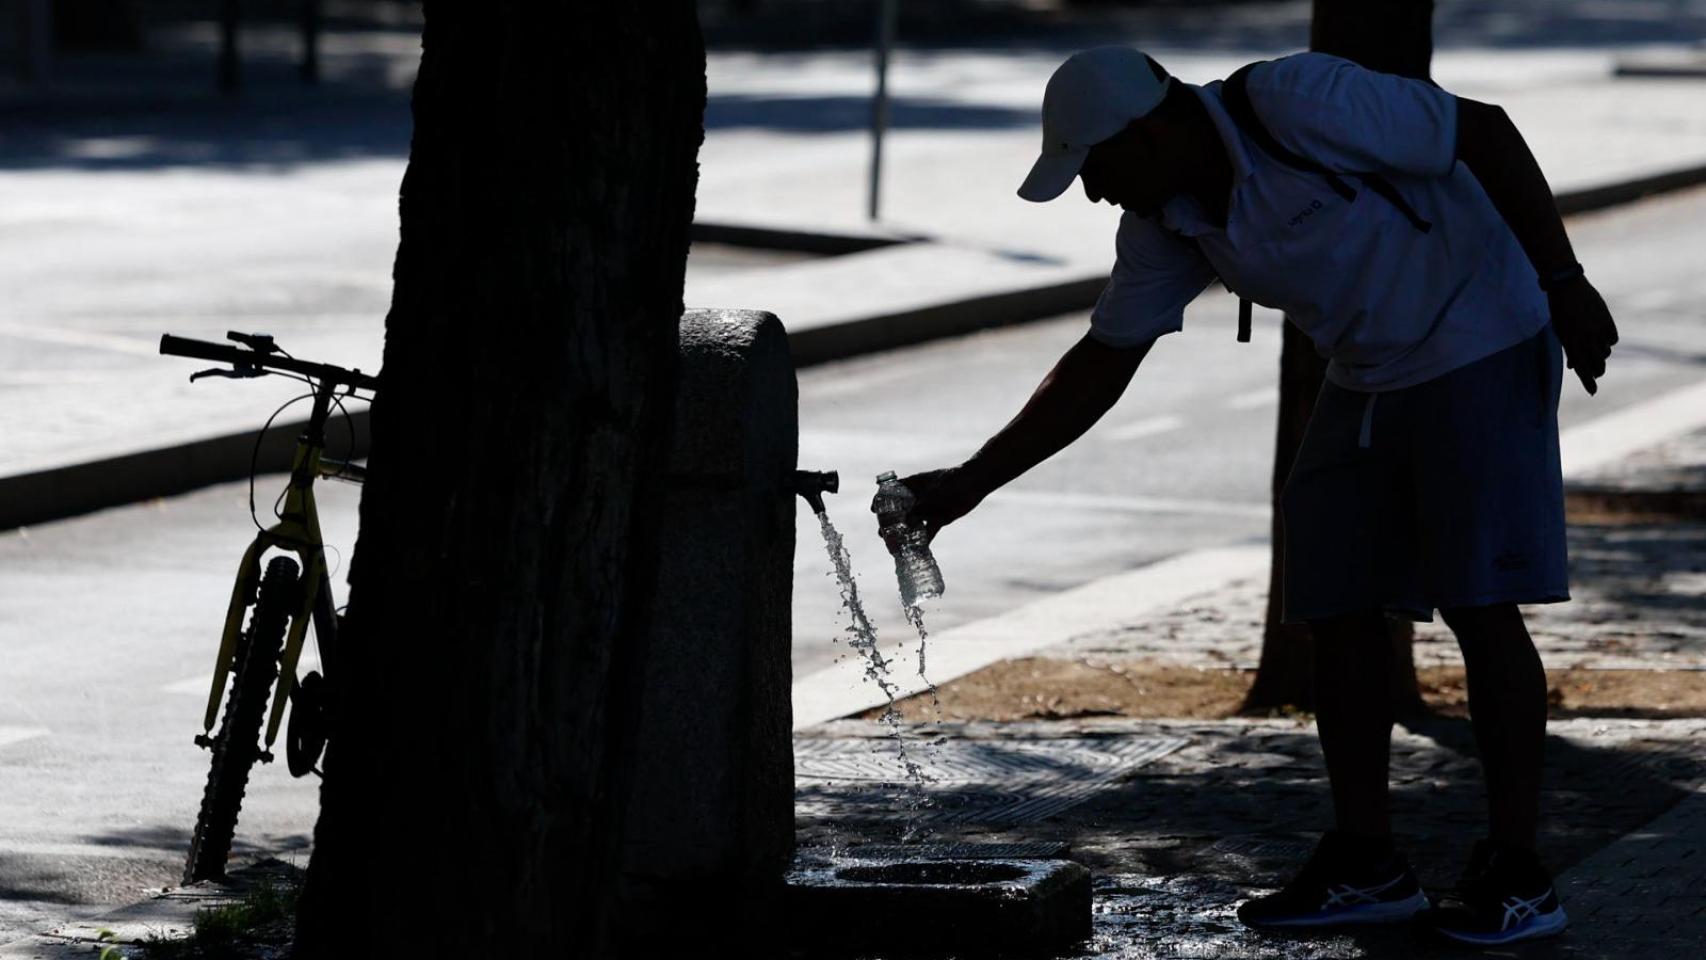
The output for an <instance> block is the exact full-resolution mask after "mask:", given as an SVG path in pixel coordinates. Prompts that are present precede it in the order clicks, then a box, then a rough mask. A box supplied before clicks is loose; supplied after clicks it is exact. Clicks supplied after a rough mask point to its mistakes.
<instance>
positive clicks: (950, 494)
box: [900, 467, 989, 540]
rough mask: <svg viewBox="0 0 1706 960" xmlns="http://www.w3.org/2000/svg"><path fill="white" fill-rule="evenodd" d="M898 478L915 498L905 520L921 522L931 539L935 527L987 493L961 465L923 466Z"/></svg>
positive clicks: (965, 511)
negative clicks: (923, 468)
mask: <svg viewBox="0 0 1706 960" xmlns="http://www.w3.org/2000/svg"><path fill="white" fill-rule="evenodd" d="M900 482H901V483H904V484H906V488H907V489H908V490H911V491H912V495H913V496H914V497H917V498H918V499H917V502H915V503H914V504H913V505H912V509H911V510H910V511H909V512H908V513H907V515H906V522H907V523H908V524H918V523H921V524H923V525H924V529H925V531H926V532H927V533H928V534H929V537H930V539H932V540H934V539H936V533H937V531H939V530H941V529H942V528H943V527H945V526H947V525H948V524H950V523H953V522H954V521H955V520H958V519H959V518H961V517H963V516H965V515H966V514H968V513H970V512H971V510H972V508H973V507H975V506H977V505H978V504H979V503H982V502H983V498H984V497H986V496H988V495H989V492H988V491H987V490H984V489H982V488H981V487H980V486H979V485H978V484H977V483H975V482H974V481H973V480H972V479H971V477H970V476H969V475H968V474H967V471H966V470H965V469H964V468H962V467H948V468H947V469H945V470H926V471H925V472H923V473H915V474H913V475H912V476H910V477H902V478H901V480H900Z"/></svg>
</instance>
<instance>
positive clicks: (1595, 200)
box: [1554, 164, 1706, 217]
mask: <svg viewBox="0 0 1706 960" xmlns="http://www.w3.org/2000/svg"><path fill="white" fill-rule="evenodd" d="M1703 183H1706V164H1702V165H1699V166H1694V167H1683V168H1681V169H1678V170H1667V171H1665V172H1663V173H1655V174H1652V175H1650V176H1645V177H1637V178H1635V179H1633V180H1623V181H1619V182H1617V183H1608V184H1605V185H1604V186H1599V187H1587V188H1585V189H1581V190H1570V191H1567V192H1565V193H1560V194H1558V195H1556V197H1554V199H1555V200H1556V201H1557V204H1558V212H1559V213H1560V214H1563V215H1564V216H1566V217H1569V216H1574V215H1576V214H1579V213H1593V212H1595V211H1597V210H1605V209H1607V208H1609V207H1620V206H1623V205H1624V204H1626V203H1634V202H1635V201H1637V200H1644V199H1646V198H1647V197H1656V196H1658V195H1659V194H1663V193H1673V192H1675V191H1677V190H1686V189H1688V188H1689V187H1696V186H1699V185H1700V184H1703Z"/></svg>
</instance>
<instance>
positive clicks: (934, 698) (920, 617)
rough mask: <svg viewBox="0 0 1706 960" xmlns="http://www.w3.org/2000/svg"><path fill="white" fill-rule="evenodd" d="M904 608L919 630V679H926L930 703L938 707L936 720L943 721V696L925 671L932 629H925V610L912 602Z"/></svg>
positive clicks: (909, 621) (908, 619) (913, 627)
mask: <svg viewBox="0 0 1706 960" xmlns="http://www.w3.org/2000/svg"><path fill="white" fill-rule="evenodd" d="M904 609H905V611H906V622H907V623H910V624H912V629H914V630H917V631H918V679H920V680H922V681H924V685H925V686H926V687H928V688H929V689H930V703H931V705H932V706H934V707H935V708H936V722H937V723H941V722H942V698H941V696H940V695H939V692H938V691H937V689H936V684H935V682H934V681H932V680H931V679H930V676H929V674H927V673H926V672H925V660H924V658H925V654H926V653H927V652H928V651H927V649H926V648H927V647H928V646H929V643H930V631H928V630H926V629H924V610H923V609H922V608H920V607H919V606H918V605H917V604H912V605H910V606H907V607H905V608H904Z"/></svg>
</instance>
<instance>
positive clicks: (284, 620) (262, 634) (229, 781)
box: [184, 557, 301, 883]
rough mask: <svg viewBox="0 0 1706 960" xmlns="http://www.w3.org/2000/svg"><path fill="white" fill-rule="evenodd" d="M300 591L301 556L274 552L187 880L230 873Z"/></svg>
mask: <svg viewBox="0 0 1706 960" xmlns="http://www.w3.org/2000/svg"><path fill="white" fill-rule="evenodd" d="M300 591H301V583H300V578H299V577H298V571H297V566H296V561H294V560H292V559H290V558H289V557H275V558H274V559H273V561H272V562H271V563H269V564H267V570H266V573H265V575H263V576H262V577H261V588H260V592H259V594H258V595H257V596H256V598H255V607H254V611H253V612H252V613H251V614H250V615H249V629H248V631H247V632H245V633H244V635H243V637H242V642H241V643H239V644H238V649H237V664H236V669H235V670H234V671H233V672H232V675H231V692H230V694H229V695H228V696H227V698H226V700H225V716H224V718H223V719H221V720H220V722H219V732H218V733H217V734H215V735H214V738H213V751H212V752H213V766H212V768H211V769H210V770H208V773H207V789H206V790H205V791H204V792H203V793H202V797H201V814H200V815H199V816H197V817H196V822H195V835H194V836H193V837H191V838H190V854H189V860H188V862H187V863H186V864H185V865H184V882H185V883H195V882H196V881H198V880H212V879H216V878H219V877H223V876H224V875H225V860H226V858H227V857H229V856H230V855H231V839H232V837H233V836H234V835H235V834H236V832H237V812H238V810H239V809H240V808H241V807H242V805H243V791H244V790H245V789H247V788H248V785H249V769H250V768H251V767H253V766H254V765H255V760H256V759H258V758H259V757H260V754H261V718H262V717H263V715H264V714H265V712H266V706H267V696H268V694H269V693H271V692H272V685H273V681H274V680H276V679H278V657H279V653H280V652H281V651H282V649H283V647H284V632H285V630H286V629H287V628H288V627H289V626H290V617H291V615H292V614H293V613H295V612H296V606H297V602H298V600H299V599H300V597H301V593H300Z"/></svg>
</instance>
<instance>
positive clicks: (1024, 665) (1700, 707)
mask: <svg viewBox="0 0 1706 960" xmlns="http://www.w3.org/2000/svg"><path fill="white" fill-rule="evenodd" d="M1417 677H1418V680H1419V682H1420V684H1421V688H1422V697H1423V699H1424V700H1425V701H1426V702H1427V704H1428V706H1429V707H1431V708H1433V709H1434V710H1436V711H1438V712H1440V713H1444V714H1448V715H1458V716H1462V715H1467V713H1468V690H1467V688H1466V687H1465V685H1464V679H1463V668H1461V667H1426V668H1422V669H1420V670H1418V671H1417ZM1254 678H1255V673H1254V671H1250V670H1223V669H1209V668H1200V667H1188V666H1178V665H1174V664H1161V663H1155V662H1152V661H1145V660H1095V661H1092V660H1066V659H1055V658H1050V657H1025V658H1022V659H1018V660H1008V661H1004V662H1002V663H997V664H994V665H992V666H989V667H985V668H984V669H982V670H979V671H977V672H976V673H972V674H968V675H967V676H964V677H961V678H959V679H958V680H954V681H951V682H949V683H945V684H943V685H942V687H941V690H940V692H939V696H940V713H939V714H938V712H937V706H936V705H935V704H934V703H932V701H931V698H930V696H929V694H920V695H918V696H915V697H908V698H907V699H905V700H903V701H901V702H900V703H899V704H898V707H899V709H900V712H901V715H902V716H904V717H905V718H906V719H907V720H911V721H929V720H935V719H942V720H990V721H1013V720H1063V719H1072V718H1079V717H1132V718H1136V719H1161V718H1175V719H1191V720H1219V719H1225V718H1227V717H1231V716H1235V715H1237V713H1238V710H1239V707H1240V706H1241V705H1242V704H1243V702H1244V695H1245V693H1247V692H1248V691H1249V689H1250V683H1251V682H1252V680H1254ZM1546 680H1547V688H1548V698H1549V700H1550V703H1551V705H1552V716H1554V717H1559V718H1563V717H1649V718H1655V719H1657V718H1663V719H1672V718H1682V717H1706V671H1658V670H1579V669H1576V670H1556V671H1548V672H1547V674H1546ZM880 712H881V711H877V710H873V711H870V712H868V713H866V714H863V715H862V716H863V717H864V719H868V720H874V719H876V718H877V716H878V714H879V713H880Z"/></svg>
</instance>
